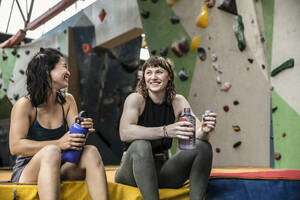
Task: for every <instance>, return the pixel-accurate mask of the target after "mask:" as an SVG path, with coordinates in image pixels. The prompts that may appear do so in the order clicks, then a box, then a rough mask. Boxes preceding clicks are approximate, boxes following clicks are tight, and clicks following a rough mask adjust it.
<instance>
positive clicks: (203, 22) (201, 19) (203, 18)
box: [196, 6, 208, 28]
mask: <svg viewBox="0 0 300 200" xmlns="http://www.w3.org/2000/svg"><path fill="white" fill-rule="evenodd" d="M196 25H197V26H199V27H201V28H206V27H207V26H208V13H207V7H206V6H202V8H201V13H200V15H199V16H198V17H197V20H196Z"/></svg>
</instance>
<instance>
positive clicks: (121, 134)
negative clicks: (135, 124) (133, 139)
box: [120, 129, 130, 142]
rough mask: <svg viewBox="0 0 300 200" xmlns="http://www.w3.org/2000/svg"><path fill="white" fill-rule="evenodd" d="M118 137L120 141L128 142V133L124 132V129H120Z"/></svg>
mask: <svg viewBox="0 0 300 200" xmlns="http://www.w3.org/2000/svg"><path fill="white" fill-rule="evenodd" d="M120 139H121V141H122V142H130V139H129V137H128V134H127V133H126V130H124V129H123V130H120Z"/></svg>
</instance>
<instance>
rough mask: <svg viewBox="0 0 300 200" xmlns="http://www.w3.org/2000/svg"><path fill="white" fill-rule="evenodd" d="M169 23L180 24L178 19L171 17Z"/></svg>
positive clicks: (174, 16)
mask: <svg viewBox="0 0 300 200" xmlns="http://www.w3.org/2000/svg"><path fill="white" fill-rule="evenodd" d="M170 21H171V23H172V24H178V23H179V22H180V19H179V17H178V16H176V15H172V16H171V17H170Z"/></svg>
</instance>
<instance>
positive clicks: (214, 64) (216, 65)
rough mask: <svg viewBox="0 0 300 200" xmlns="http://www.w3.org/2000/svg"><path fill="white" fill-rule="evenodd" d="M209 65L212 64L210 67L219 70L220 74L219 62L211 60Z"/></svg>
mask: <svg viewBox="0 0 300 200" xmlns="http://www.w3.org/2000/svg"><path fill="white" fill-rule="evenodd" d="M211 66H212V68H213V69H214V70H215V71H217V72H220V74H222V72H221V71H220V69H219V64H218V62H213V63H212V65H211Z"/></svg>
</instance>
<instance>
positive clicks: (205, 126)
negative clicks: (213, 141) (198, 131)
mask: <svg viewBox="0 0 300 200" xmlns="http://www.w3.org/2000/svg"><path fill="white" fill-rule="evenodd" d="M216 122H217V114H216V113H210V114H209V115H208V116H205V115H202V131H203V132H204V133H209V132H211V131H213V130H214V129H215V127H216Z"/></svg>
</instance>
